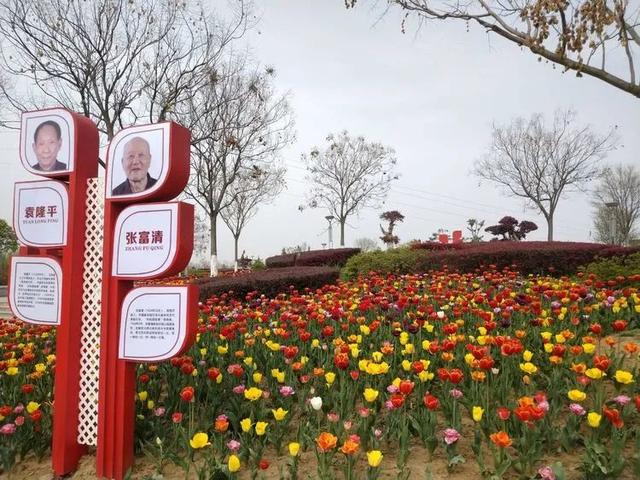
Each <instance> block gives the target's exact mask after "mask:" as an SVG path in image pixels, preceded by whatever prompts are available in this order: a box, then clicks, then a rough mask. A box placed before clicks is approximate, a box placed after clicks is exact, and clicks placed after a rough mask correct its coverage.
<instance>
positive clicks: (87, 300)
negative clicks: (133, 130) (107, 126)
mask: <svg viewBox="0 0 640 480" xmlns="http://www.w3.org/2000/svg"><path fill="white" fill-rule="evenodd" d="M103 223H104V180H103V179H102V178H92V179H89V182H88V185H87V223H86V239H85V254H84V278H83V292H82V340H81V341H82V344H81V347H80V348H81V359H80V413H79V428H78V443H81V444H83V445H96V442H97V439H98V369H99V367H100V311H101V310H100V299H101V294H102V240H103V238H102V227H103Z"/></svg>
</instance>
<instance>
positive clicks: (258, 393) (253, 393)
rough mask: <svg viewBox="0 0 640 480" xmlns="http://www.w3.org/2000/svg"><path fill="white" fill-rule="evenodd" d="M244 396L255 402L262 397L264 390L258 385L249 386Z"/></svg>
mask: <svg viewBox="0 0 640 480" xmlns="http://www.w3.org/2000/svg"><path fill="white" fill-rule="evenodd" d="M244 398H246V399H247V400H250V401H252V402H255V401H256V400H258V399H260V398H262V390H260V389H259V388H256V387H251V388H248V389H246V390H245V391H244Z"/></svg>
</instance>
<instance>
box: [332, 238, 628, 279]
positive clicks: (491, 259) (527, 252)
mask: <svg viewBox="0 0 640 480" xmlns="http://www.w3.org/2000/svg"><path fill="white" fill-rule="evenodd" d="M639 251H640V247H612V246H610V245H603V244H599V243H575V242H488V243H484V244H476V245H473V246H470V247H468V248H463V249H461V250H452V251H441V252H433V251H428V250H423V249H418V250H412V249H396V250H391V251H388V252H373V253H365V254H361V255H358V256H356V257H353V258H352V259H350V260H349V261H348V262H347V264H346V265H345V267H344V268H343V270H342V276H343V277H344V278H355V277H357V276H358V275H366V274H368V273H369V272H371V271H376V272H378V273H396V274H404V273H424V272H428V271H430V270H440V269H442V268H445V267H447V268H448V269H449V270H454V271H460V272H473V271H481V270H483V269H485V268H487V267H489V266H494V267H495V268H498V269H503V268H505V267H509V268H512V269H514V270H518V271H519V272H520V273H522V274H525V275H526V274H529V273H553V274H556V275H567V274H573V273H575V272H577V271H578V268H579V267H581V266H583V265H587V264H588V263H591V262H593V261H594V260H595V259H596V258H610V257H614V256H626V255H630V254H632V253H635V252H639Z"/></svg>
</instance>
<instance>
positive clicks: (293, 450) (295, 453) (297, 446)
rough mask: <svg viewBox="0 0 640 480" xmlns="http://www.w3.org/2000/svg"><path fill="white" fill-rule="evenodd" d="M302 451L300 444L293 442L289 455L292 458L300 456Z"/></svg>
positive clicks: (290, 445)
mask: <svg viewBox="0 0 640 480" xmlns="http://www.w3.org/2000/svg"><path fill="white" fill-rule="evenodd" d="M299 451H300V444H299V443H298V442H291V443H290V444H289V455H291V456H292V457H296V456H298V452H299Z"/></svg>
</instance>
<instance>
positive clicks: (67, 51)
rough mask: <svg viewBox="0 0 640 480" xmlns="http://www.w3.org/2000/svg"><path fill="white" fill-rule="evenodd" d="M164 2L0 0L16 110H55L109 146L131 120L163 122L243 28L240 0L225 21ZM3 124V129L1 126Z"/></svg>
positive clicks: (4, 52) (188, 5)
mask: <svg viewBox="0 0 640 480" xmlns="http://www.w3.org/2000/svg"><path fill="white" fill-rule="evenodd" d="M191 5H192V4H191V3H187V2H174V1H169V2H168V1H164V0H139V1H135V2H133V1H129V0H108V1H107V0H97V1H91V2H87V1H83V0H30V1H27V2H25V1H22V0H0V35H1V36H2V37H4V39H5V45H4V46H3V49H2V54H1V56H2V61H1V62H0V64H1V68H2V70H3V71H4V72H5V73H6V74H7V75H9V76H11V77H12V78H13V79H14V80H15V82H14V83H18V81H20V80H23V81H25V83H24V84H22V88H20V89H14V91H13V92H10V91H9V90H7V89H5V88H2V90H1V91H0V93H1V94H2V96H4V97H5V98H6V99H7V100H8V101H9V102H10V104H11V106H12V107H13V110H14V112H20V111H23V110H29V109H34V108H41V107H44V106H48V105H62V106H64V107H66V108H69V109H70V110H74V111H78V112H80V113H82V114H84V115H85V116H87V117H89V118H91V119H92V120H93V121H95V122H96V124H97V125H98V128H99V130H100V131H101V132H102V134H103V135H104V136H105V137H106V139H107V140H108V139H111V138H112V137H113V136H114V135H115V133H116V132H117V131H118V130H119V129H121V128H122V127H123V126H126V125H128V124H131V123H135V122H136V120H138V119H146V120H147V121H149V122H156V121H161V120H165V119H168V118H170V117H171V114H172V112H173V110H174V109H175V108H176V107H177V105H178V104H179V103H181V102H184V101H185V100H186V99H187V98H188V97H189V96H190V95H191V92H192V91H193V90H194V89H195V88H198V87H199V86H201V85H202V84H203V83H204V82H205V81H206V79H207V77H208V75H209V74H210V72H211V70H213V69H214V66H215V64H216V63H217V62H218V61H219V59H220V56H221V55H222V53H223V51H225V47H226V46H227V45H229V43H230V42H232V41H233V40H235V39H237V38H239V37H241V36H242V35H243V34H244V33H245V31H246V29H247V19H248V12H247V10H246V8H245V2H244V0H243V1H241V2H240V3H239V7H238V8H237V10H236V11H235V12H234V15H233V19H232V20H230V21H229V23H228V24H225V25H223V24H220V23H217V22H216V21H215V19H214V17H213V15H212V13H211V12H208V11H206V10H204V9H203V8H201V7H199V6H198V7H192V6H191ZM7 123H8V122H5V126H6V125H7Z"/></svg>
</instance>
